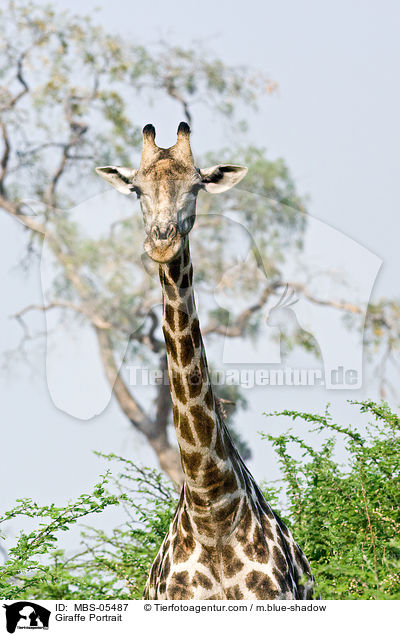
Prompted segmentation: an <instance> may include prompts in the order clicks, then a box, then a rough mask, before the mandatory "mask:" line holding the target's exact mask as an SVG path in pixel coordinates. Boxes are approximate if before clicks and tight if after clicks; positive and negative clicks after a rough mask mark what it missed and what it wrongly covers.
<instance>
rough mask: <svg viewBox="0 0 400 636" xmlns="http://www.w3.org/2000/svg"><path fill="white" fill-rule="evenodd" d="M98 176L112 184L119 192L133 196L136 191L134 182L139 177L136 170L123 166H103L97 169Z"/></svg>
mask: <svg viewBox="0 0 400 636" xmlns="http://www.w3.org/2000/svg"><path fill="white" fill-rule="evenodd" d="M96 172H97V174H98V175H99V176H100V177H102V178H103V179H104V180H105V181H107V182H108V183H110V184H111V185H112V186H113V187H114V188H115V189H116V190H118V192H122V194H131V193H132V192H134V191H135V186H134V185H133V180H134V178H135V177H136V175H137V172H138V171H137V170H135V169H134V168H123V167H121V166H103V167H101V168H96Z"/></svg>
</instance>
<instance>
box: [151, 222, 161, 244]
mask: <svg viewBox="0 0 400 636" xmlns="http://www.w3.org/2000/svg"><path fill="white" fill-rule="evenodd" d="M151 238H152V239H153V241H159V240H160V230H159V229H158V227H157V225H153V227H152V229H151Z"/></svg>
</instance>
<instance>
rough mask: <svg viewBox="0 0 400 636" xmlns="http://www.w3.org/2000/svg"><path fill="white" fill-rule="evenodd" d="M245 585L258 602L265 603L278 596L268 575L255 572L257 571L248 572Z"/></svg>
mask: <svg viewBox="0 0 400 636" xmlns="http://www.w3.org/2000/svg"><path fill="white" fill-rule="evenodd" d="M246 585H247V587H248V588H249V590H250V591H251V592H254V594H255V595H256V597H257V598H258V599H260V601H267V600H269V599H273V598H276V597H277V596H279V591H278V590H277V589H276V588H275V586H274V584H273V582H272V580H271V579H270V577H269V576H268V574H264V573H263V572H257V570H253V571H252V572H249V574H248V575H247V576H246Z"/></svg>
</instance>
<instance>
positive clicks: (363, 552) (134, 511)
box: [0, 401, 400, 599]
mask: <svg viewBox="0 0 400 636" xmlns="http://www.w3.org/2000/svg"><path fill="white" fill-rule="evenodd" d="M353 404H354V405H358V406H359V407H360V409H361V411H362V412H363V413H368V414H370V415H372V416H373V422H372V423H370V424H369V426H368V428H367V429H366V432H365V434H363V435H361V434H360V433H359V432H357V431H356V430H354V429H353V428H352V427H350V426H343V425H340V424H336V423H335V422H333V421H332V418H331V416H330V415H329V412H328V411H327V412H326V413H324V414H323V415H314V414H310V413H299V412H296V411H283V412H282V413H280V414H275V415H285V416H288V417H291V418H292V419H293V421H296V420H299V419H300V420H303V421H304V422H307V423H309V424H311V425H312V430H313V431H314V433H319V432H324V433H327V432H328V433H333V435H329V436H328V437H326V439H325V440H324V441H323V442H322V444H320V447H319V450H316V449H315V448H314V447H313V446H311V445H310V444H308V443H306V442H305V441H304V440H303V439H302V437H301V436H299V435H293V433H292V432H291V431H289V432H287V433H285V434H282V435H278V436H272V435H263V437H264V438H266V439H268V440H269V441H270V442H271V443H272V445H273V448H274V450H275V452H276V455H277V460H278V461H279V463H280V465H281V468H282V483H281V484H280V485H278V484H277V483H275V482H271V483H266V484H265V485H264V493H265V496H266V498H267V500H268V501H270V502H271V504H272V505H273V507H274V509H275V510H276V511H278V512H279V513H280V514H281V516H282V517H283V518H284V519H285V521H286V522H287V523H288V524H289V526H290V527H291V530H292V532H293V534H294V537H295V539H296V540H297V541H298V542H299V544H300V545H301V547H302V548H303V550H304V552H305V553H306V555H307V557H308V559H309V561H310V563H311V567H312V570H313V572H314V575H315V577H316V579H317V586H318V587H317V592H318V593H319V594H320V595H321V597H322V598H323V599H398V598H400V576H399V557H400V542H399V538H398V536H399V532H398V531H399V527H400V513H399V503H400V493H399V470H400V469H399V461H398V460H399V447H400V435H399V429H400V419H399V417H398V416H397V415H396V414H395V413H393V412H392V411H391V410H390V408H389V407H388V406H387V404H385V403H380V404H377V403H375V402H372V401H364V402H354V403H353ZM271 415H272V414H271ZM340 436H344V438H345V440H346V448H347V452H348V462H347V463H346V465H345V466H342V465H340V464H338V463H337V461H336V460H335V458H334V453H335V447H336V444H337V441H338V439H339V437H340ZM293 446H297V447H298V448H300V450H301V451H302V454H300V455H299V454H298V453H295V452H294V451H293ZM102 457H103V458H107V459H108V460H109V461H110V462H114V463H116V465H117V468H118V471H117V472H116V473H115V472H114V474H111V473H107V474H106V475H104V476H103V477H102V479H101V481H100V482H99V484H97V485H96V487H95V488H94V490H93V492H92V493H91V494H90V495H86V494H85V495H82V496H81V497H79V498H78V499H77V500H76V501H75V502H72V503H69V504H68V505H67V506H64V507H56V506H55V505H54V504H53V505H50V506H38V505H37V504H35V503H34V502H32V501H31V500H20V501H18V502H17V505H16V506H15V507H14V508H13V509H12V510H11V511H9V512H6V513H5V514H4V515H3V516H2V517H1V518H0V523H1V522H6V521H7V520H10V519H12V518H16V519H19V520H21V518H22V517H26V516H28V517H32V518H33V519H34V521H35V524H36V528H34V529H31V530H30V531H29V532H28V531H22V532H21V533H20V536H19V538H18V540H17V543H16V544H15V546H14V547H12V548H11V549H10V550H9V556H8V558H7V560H6V562H5V563H4V565H3V566H2V567H1V568H0V597H2V598H12V599H15V598H20V599H24V598H30V599H35V598H36V599H45V598H48V599H57V598H58V599H59V598H64V599H79V598H85V599H114V598H119V599H132V598H141V595H142V591H143V588H144V584H145V581H146V578H147V575H148V572H149V569H150V566H151V564H152V562H153V560H154V558H155V555H156V553H157V551H158V549H159V546H160V544H161V541H162V539H163V537H164V535H165V533H166V532H167V530H168V527H169V523H170V520H171V518H172V515H173V512H174V510H175V507H176V504H177V494H176V492H175V490H174V489H173V488H172V487H171V485H170V483H169V482H168V481H167V480H166V478H165V477H164V476H163V475H161V474H160V473H159V472H158V471H156V470H152V469H149V468H139V467H137V466H135V464H134V463H132V462H131V461H129V460H126V459H123V458H121V457H118V456H116V455H102ZM283 493H285V500H284V502H283V501H282V494H283ZM115 505H119V506H120V507H121V509H123V512H124V521H123V522H122V523H121V524H119V525H117V526H116V527H114V528H113V529H112V530H111V531H105V530H104V529H101V528H99V527H97V528H94V527H85V528H82V530H81V545H80V548H79V549H77V550H75V551H72V553H69V552H67V551H65V550H63V549H62V541H61V540H60V533H61V532H62V531H64V532H68V531H70V530H71V527H72V525H73V524H74V523H75V522H76V521H78V520H79V519H80V518H82V517H84V516H87V515H88V514H90V513H91V512H102V511H104V510H105V508H107V507H108V506H115Z"/></svg>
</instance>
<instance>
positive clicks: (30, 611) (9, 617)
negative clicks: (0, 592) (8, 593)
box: [3, 601, 51, 634]
mask: <svg viewBox="0 0 400 636" xmlns="http://www.w3.org/2000/svg"><path fill="white" fill-rule="evenodd" d="M3 607H4V608H5V610H6V626H7V631H8V633H9V634H13V633H14V632H15V630H16V629H48V628H49V618H50V614H51V612H50V610H48V609H46V608H45V607H42V606H41V605H38V604H37V603H32V602H31V601H16V602H15V603H11V604H10V605H3Z"/></svg>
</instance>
